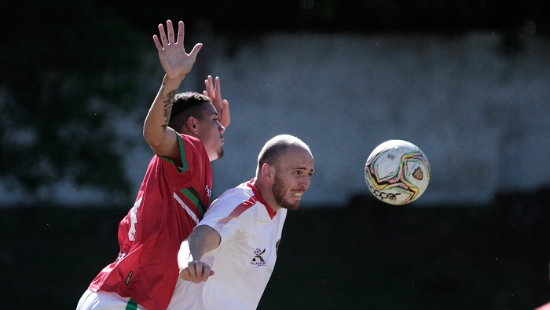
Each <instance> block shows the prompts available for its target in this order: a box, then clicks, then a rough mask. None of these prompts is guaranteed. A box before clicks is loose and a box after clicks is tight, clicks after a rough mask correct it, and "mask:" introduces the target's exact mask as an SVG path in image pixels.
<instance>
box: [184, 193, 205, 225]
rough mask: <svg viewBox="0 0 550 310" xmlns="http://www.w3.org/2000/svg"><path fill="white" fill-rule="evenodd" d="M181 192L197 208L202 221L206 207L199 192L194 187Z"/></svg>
mask: <svg viewBox="0 0 550 310" xmlns="http://www.w3.org/2000/svg"><path fill="white" fill-rule="evenodd" d="M181 192H182V193H183V194H184V195H185V196H187V198H189V199H190V200H191V201H192V202H193V203H194V204H195V206H197V209H199V214H200V217H201V219H202V217H203V216H204V212H206V206H205V205H204V204H203V203H202V201H201V199H200V195H199V192H197V190H196V189H194V188H192V187H188V188H184V189H182V190H181Z"/></svg>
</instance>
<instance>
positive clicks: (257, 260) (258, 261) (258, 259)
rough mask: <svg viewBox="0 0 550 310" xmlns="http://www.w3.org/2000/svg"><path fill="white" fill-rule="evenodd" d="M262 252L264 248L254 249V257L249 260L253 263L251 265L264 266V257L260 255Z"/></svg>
mask: <svg viewBox="0 0 550 310" xmlns="http://www.w3.org/2000/svg"><path fill="white" fill-rule="evenodd" d="M264 253H265V249H263V250H260V249H256V250H254V257H253V258H252V261H251V262H250V264H251V265H253V266H258V267H263V266H266V265H267V264H266V262H265V260H264V258H263V257H262V255H263V254H264Z"/></svg>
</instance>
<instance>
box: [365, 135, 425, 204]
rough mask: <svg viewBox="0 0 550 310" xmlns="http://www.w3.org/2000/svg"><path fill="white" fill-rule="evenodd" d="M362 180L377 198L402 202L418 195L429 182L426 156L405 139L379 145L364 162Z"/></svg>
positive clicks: (388, 201) (407, 201) (412, 199)
mask: <svg viewBox="0 0 550 310" xmlns="http://www.w3.org/2000/svg"><path fill="white" fill-rule="evenodd" d="M365 181H366V182H367V186H368V187H369V190H370V192H371V193H372V194H373V195H374V197H376V198H377V199H378V200H380V201H383V202H385V203H388V204H391V205H405V204H408V203H411V202H413V201H415V200H416V199H418V198H419V197H420V196H421V195H422V194H423V193H424V192H425V191H426V188H427V187H428V183H429V182H430V164H429V162H428V158H427V157H426V155H425V154H424V152H422V150H420V148H418V146H416V145H414V144H412V143H410V142H408V141H404V140H389V141H386V142H383V143H382V144H380V145H378V146H377V147H376V148H375V149H374V150H373V151H372V153H371V154H370V155H369V157H368V159H367V162H366V164H365Z"/></svg>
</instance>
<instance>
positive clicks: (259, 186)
mask: <svg viewBox="0 0 550 310" xmlns="http://www.w3.org/2000/svg"><path fill="white" fill-rule="evenodd" d="M252 184H253V185H254V186H255V187H256V190H257V191H258V193H259V194H260V196H262V198H263V199H264V200H265V202H267V204H268V205H269V207H270V208H271V210H273V212H277V210H279V209H281V206H279V205H278V204H277V201H276V200H275V197H274V196H273V191H272V190H271V186H270V184H269V183H267V182H266V181H264V180H261V179H258V177H256V178H255V179H254V181H253V182H252Z"/></svg>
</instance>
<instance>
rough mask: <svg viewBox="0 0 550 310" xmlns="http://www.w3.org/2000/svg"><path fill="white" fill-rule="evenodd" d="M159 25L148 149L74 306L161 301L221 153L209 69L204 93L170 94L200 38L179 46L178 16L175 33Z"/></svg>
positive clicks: (159, 305) (220, 122) (223, 119)
mask: <svg viewBox="0 0 550 310" xmlns="http://www.w3.org/2000/svg"><path fill="white" fill-rule="evenodd" d="M166 27H167V31H165V29H164V26H163V25H162V24H161V25H159V27H158V28H159V31H160V38H159V37H157V36H156V35H155V36H153V40H154V42H155V45H156V47H157V50H158V53H159V59H160V63H161V65H162V68H163V69H164V71H165V73H166V74H165V76H164V79H163V83H162V86H161V87H160V90H159V92H158V94H157V96H156V97H155V100H154V102H153V104H152V105H151V108H150V109H149V112H148V114H147V117H146V119H145V123H144V128H143V136H144V138H145V140H146V141H147V143H148V144H149V145H150V146H151V148H152V149H153V151H154V153H155V155H154V156H153V158H152V159H151V162H150V163H149V166H148V168H147V172H146V174H145V177H144V179H143V183H142V185H141V187H140V189H139V192H138V194H137V197H136V200H135V203H134V206H133V208H131V209H130V211H129V212H128V214H127V215H126V217H124V218H123V219H122V221H121V222H120V225H119V231H118V241H119V245H120V253H119V255H118V258H117V259H116V260H115V261H114V262H113V263H111V264H109V265H107V266H106V267H105V268H104V269H103V270H102V271H101V272H100V273H99V274H98V275H97V276H96V278H95V279H94V280H93V281H92V283H91V284H90V286H89V287H88V290H87V291H86V292H85V293H84V295H83V296H82V297H81V299H80V301H79V303H78V306H77V309H79V310H84V309H86V310H89V309H95V310H99V309H148V310H161V309H166V308H167V306H168V304H169V302H170V299H171V298H172V295H173V292H174V288H175V285H176V282H177V279H178V275H179V268H178V262H177V253H178V250H179V248H180V245H181V243H182V241H183V240H185V239H186V238H187V237H188V236H189V234H190V233H191V231H192V230H193V228H194V227H195V226H196V225H197V223H198V222H199V221H200V219H202V216H203V214H204V212H205V211H206V208H207V206H208V205H209V203H210V194H211V188H212V171H211V165H210V162H211V161H213V160H216V159H218V158H221V157H222V156H223V144H224V140H223V133H224V131H225V127H227V126H228V125H229V122H230V116H229V104H228V102H227V100H222V99H221V93H220V81H219V79H218V78H216V79H215V81H213V80H212V77H210V76H209V77H208V79H207V80H206V81H205V84H206V90H205V92H204V94H200V93H194V92H187V93H180V94H176V92H177V90H178V88H179V86H180V83H181V82H182V81H183V79H184V77H185V75H186V74H188V73H189V72H190V70H191V68H192V67H193V64H194V63H195V60H196V57H197V54H198V52H199V51H200V49H201V47H202V44H200V43H199V44H196V45H195V46H194V48H193V49H192V50H191V52H190V53H187V52H186V51H185V48H184V24H183V22H181V21H180V22H179V24H178V33H177V38H176V37H175V36H174V29H173V25H172V22H171V21H167V23H166ZM176 39H177V40H176ZM214 84H215V85H214Z"/></svg>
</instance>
